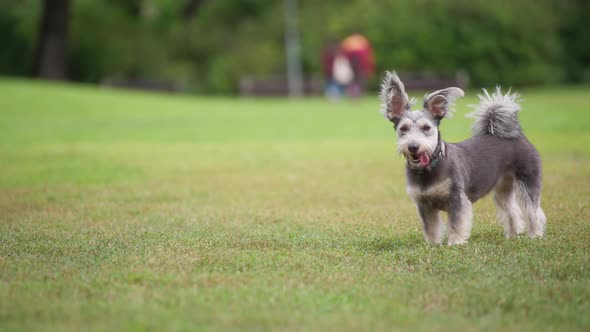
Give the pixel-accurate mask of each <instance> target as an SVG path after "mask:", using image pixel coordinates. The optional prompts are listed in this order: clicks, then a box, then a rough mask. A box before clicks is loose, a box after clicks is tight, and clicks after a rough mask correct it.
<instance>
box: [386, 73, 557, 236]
mask: <svg viewBox="0 0 590 332" xmlns="http://www.w3.org/2000/svg"><path fill="white" fill-rule="evenodd" d="M462 96H463V91H462V90H461V89H459V88H455V87H452V88H447V89H443V90H439V91H435V92H433V93H430V94H426V95H425V97H424V103H423V109H421V110H416V111H411V107H412V106H413V105H414V100H411V99H409V98H408V95H407V94H406V92H405V89H404V85H403V83H402V82H401V80H400V79H399V77H398V76H397V74H396V73H395V72H388V73H386V75H385V79H384V80H383V84H382V85H381V94H380V97H381V101H382V105H383V114H384V115H385V116H386V118H387V119H389V120H390V121H391V122H393V123H394V128H395V130H396V133H397V137H398V151H399V152H400V153H401V154H402V155H403V156H404V157H405V158H406V161H407V164H406V179H407V191H408V194H409V195H410V197H412V199H413V200H414V201H415V203H416V206H417V210H418V215H419V216H420V219H421V220H422V227H423V230H424V237H425V239H426V241H427V242H429V243H441V242H442V241H443V238H444V224H443V222H442V220H441V218H440V211H446V212H447V213H448V224H449V226H448V244H449V245H454V244H463V243H466V242H467V240H468V238H469V236H470V233H471V225H472V219H473V214H472V203H474V202H475V201H477V200H478V199H480V198H481V197H483V196H485V195H486V194H488V193H489V192H490V191H492V190H493V191H494V201H495V203H496V207H497V210H498V219H500V221H501V222H502V224H503V226H504V233H505V235H506V237H512V236H516V235H518V234H520V233H521V232H523V231H524V228H525V224H526V229H527V231H528V234H529V236H531V237H534V238H535V237H542V236H543V234H544V229H545V224H546V217H545V214H544V212H543V210H542V209H541V206H540V203H541V158H540V156H539V153H538V152H537V150H536V149H535V147H534V146H533V145H532V144H531V143H530V142H529V141H528V140H527V138H526V137H525V136H524V134H523V132H522V129H521V126H520V123H519V120H518V112H519V111H520V106H519V104H518V95H516V94H511V93H510V92H508V93H506V94H503V93H502V91H501V90H500V88H497V89H496V91H495V92H494V93H493V94H491V95H490V94H489V93H488V92H487V91H485V90H484V94H482V95H480V96H479V99H480V103H479V104H478V105H476V106H475V109H474V111H473V112H472V113H471V114H470V116H471V117H473V118H474V119H475V120H474V124H473V136H472V137H471V138H469V139H467V140H465V141H463V142H459V143H447V142H445V141H444V140H442V138H441V135H440V131H439V125H440V122H441V120H442V119H444V118H446V117H449V115H450V114H451V113H452V111H453V110H454V108H453V106H454V101H455V100H456V99H457V98H459V97H462Z"/></svg>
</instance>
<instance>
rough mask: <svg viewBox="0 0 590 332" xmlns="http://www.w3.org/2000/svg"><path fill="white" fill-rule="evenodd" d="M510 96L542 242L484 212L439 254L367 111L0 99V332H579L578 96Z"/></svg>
mask: <svg viewBox="0 0 590 332" xmlns="http://www.w3.org/2000/svg"><path fill="white" fill-rule="evenodd" d="M521 92H522V94H523V98H524V102H523V105H524V111H523V112H522V114H521V120H522V122H523V126H524V129H525V132H526V133H527V135H528V137H529V139H530V140H531V141H532V142H533V143H534V144H535V145H536V146H537V147H538V148H539V150H540V152H541V155H542V157H543V160H544V189H543V204H542V206H543V208H544V209H545V212H546V214H547V218H548V226H547V235H546V238H545V239H542V240H531V239H529V238H528V237H526V236H522V237H519V238H517V239H511V240H506V239H504V237H503V235H502V227H501V225H500V224H499V222H498V221H497V220H496V219H495V211H494V207H493V203H492V200H491V198H490V197H487V198H484V199H483V200H481V201H480V202H478V203H477V204H475V206H474V211H475V221H474V228H473V233H472V237H471V239H470V241H469V243H468V244H466V245H464V246H457V247H451V248H449V247H447V246H428V245H426V244H425V242H424V240H423V238H422V233H421V228H420V224H419V221H418V217H417V215H416V212H415V207H414V205H413V203H412V202H411V200H410V198H409V197H407V195H406V193H405V179H404V177H403V160H402V158H401V157H399V156H397V155H396V152H395V139H394V132H393V129H392V126H391V125H390V124H389V123H388V122H387V121H385V120H384V119H383V118H382V116H381V115H380V114H379V113H378V112H377V110H378V107H379V106H378V104H379V102H378V100H377V98H376V97H371V98H367V99H364V100H362V101H358V102H343V103H336V104H333V103H328V102H326V101H324V100H321V99H310V100H302V101H288V100H284V99H263V100H252V99H234V98H227V99H224V98H195V97H186V96H166V95H149V94H142V93H133V92H121V91H111V90H106V89H99V88H91V87H77V86H73V87H72V86H61V85H48V84H42V83H38V82H26V81H12V80H0V330H6V331H11V330H16V331H33V330H71V331H79V330H105V331H114V330H186V331H192V330H222V331H226V330H242V329H247V330H254V329H255V330H305V331H309V330H312V331H313V330H317V331H324V330H336V331H348V330H366V331H373V330H388V331H391V330H412V331H414V330H427V331H431V330H453V331H462V330H487V331H498V330H513V331H539V330H563V331H574V330H579V331H588V330H589V329H590V207H589V206H588V204H589V199H590V113H589V112H590V109H589V108H588V105H589V104H588V100H589V99H588V96H589V95H590V87H575V88H571V87H570V88H552V89H549V88H547V89H534V90H524V91H521ZM467 95H468V96H467V98H465V99H463V100H462V101H461V102H460V103H459V105H458V112H457V114H456V115H455V117H454V118H453V119H450V120H445V121H444V122H443V124H442V134H443V137H444V138H446V139H447V140H448V141H457V140H461V139H464V138H466V137H467V136H468V135H469V124H470V119H467V118H465V117H464V114H465V113H466V112H468V110H469V109H468V108H467V105H468V104H472V103H474V102H475V101H476V99H475V91H470V92H468V93H467Z"/></svg>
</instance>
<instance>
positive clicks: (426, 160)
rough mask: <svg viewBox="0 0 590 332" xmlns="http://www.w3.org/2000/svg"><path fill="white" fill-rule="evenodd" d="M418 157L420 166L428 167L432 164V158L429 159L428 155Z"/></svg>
mask: <svg viewBox="0 0 590 332" xmlns="http://www.w3.org/2000/svg"><path fill="white" fill-rule="evenodd" d="M418 157H419V158H420V165H422V167H426V166H428V163H430V157H428V154H426V153H422V154H421V155H419V156H418Z"/></svg>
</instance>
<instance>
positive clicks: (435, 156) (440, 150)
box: [408, 131, 445, 175]
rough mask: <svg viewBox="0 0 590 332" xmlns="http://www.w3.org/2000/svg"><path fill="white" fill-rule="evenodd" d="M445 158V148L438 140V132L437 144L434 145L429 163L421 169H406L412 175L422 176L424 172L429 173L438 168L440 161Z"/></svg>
mask: <svg viewBox="0 0 590 332" xmlns="http://www.w3.org/2000/svg"><path fill="white" fill-rule="evenodd" d="M444 157H445V146H444V144H443V142H442V140H441V139H440V131H439V132H438V142H437V143H436V148H435V149H434V152H433V153H432V155H431V159H430V162H429V163H428V165H426V166H425V167H423V168H419V169H414V168H410V167H408V169H409V170H410V172H412V173H413V174H416V175H418V174H424V173H426V172H430V171H432V170H433V169H435V168H436V166H438V164H439V163H440V160H441V159H444Z"/></svg>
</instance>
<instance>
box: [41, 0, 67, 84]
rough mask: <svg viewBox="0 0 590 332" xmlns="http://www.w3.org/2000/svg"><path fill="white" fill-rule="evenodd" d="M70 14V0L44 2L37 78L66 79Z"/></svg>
mask: <svg viewBox="0 0 590 332" xmlns="http://www.w3.org/2000/svg"><path fill="white" fill-rule="evenodd" d="M69 14H70V0H44V1H43V12H42V15H41V24H40V25H39V35H38V41H37V49H36V51H35V76H37V77H40V78H45V79H52V80H64V79H66V77H67V70H66V51H67V39H68V20H69V16H70V15H69Z"/></svg>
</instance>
